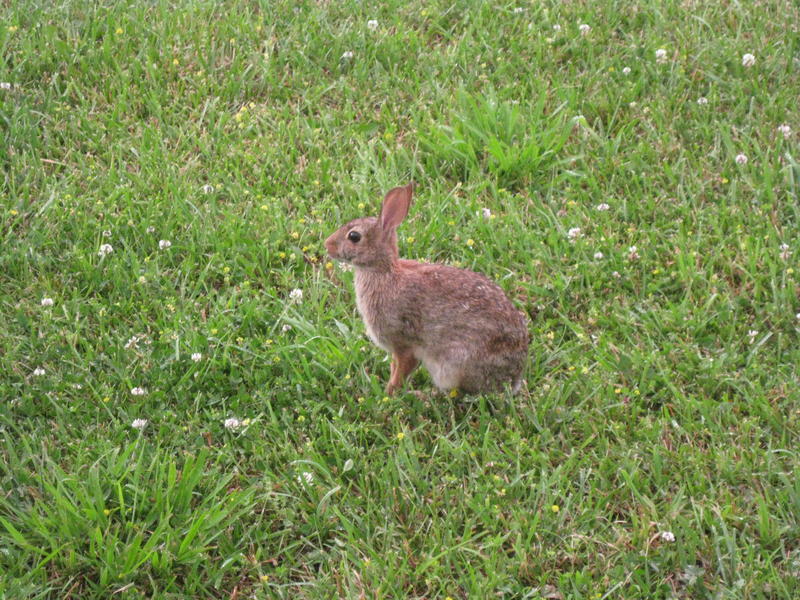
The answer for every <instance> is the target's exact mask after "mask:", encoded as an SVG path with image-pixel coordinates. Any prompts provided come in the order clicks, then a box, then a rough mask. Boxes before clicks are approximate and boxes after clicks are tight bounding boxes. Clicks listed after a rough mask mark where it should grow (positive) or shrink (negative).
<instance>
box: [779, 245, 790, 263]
mask: <svg viewBox="0 0 800 600" xmlns="http://www.w3.org/2000/svg"><path fill="white" fill-rule="evenodd" d="M791 254H792V251H791V250H789V244H781V260H789V256H790V255H791Z"/></svg>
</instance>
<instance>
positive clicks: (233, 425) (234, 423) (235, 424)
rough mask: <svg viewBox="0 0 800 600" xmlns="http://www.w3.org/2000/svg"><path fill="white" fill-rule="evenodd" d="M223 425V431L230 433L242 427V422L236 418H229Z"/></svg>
mask: <svg viewBox="0 0 800 600" xmlns="http://www.w3.org/2000/svg"><path fill="white" fill-rule="evenodd" d="M223 425H225V429H230V430H231V431H235V430H237V429H239V428H240V427H241V426H242V422H241V421H240V420H239V419H237V418H236V417H231V418H230V419H225V422H224V423H223Z"/></svg>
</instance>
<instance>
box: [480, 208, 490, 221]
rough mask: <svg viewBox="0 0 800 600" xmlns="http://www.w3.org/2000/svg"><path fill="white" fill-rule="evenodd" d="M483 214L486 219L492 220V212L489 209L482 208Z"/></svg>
mask: <svg viewBox="0 0 800 600" xmlns="http://www.w3.org/2000/svg"><path fill="white" fill-rule="evenodd" d="M481 214H482V215H483V218H484V219H491V218H492V211H491V210H489V209H488V208H482V209H481Z"/></svg>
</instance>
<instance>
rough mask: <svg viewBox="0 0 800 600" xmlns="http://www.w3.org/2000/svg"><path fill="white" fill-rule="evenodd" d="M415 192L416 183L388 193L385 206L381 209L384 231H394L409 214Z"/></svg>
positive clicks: (384, 201)
mask: <svg viewBox="0 0 800 600" xmlns="http://www.w3.org/2000/svg"><path fill="white" fill-rule="evenodd" d="M413 192H414V182H413V181H412V182H411V183H409V184H408V185H404V186H402V187H396V188H394V189H391V190H389V191H388V192H386V196H385V197H384V199H383V206H382V207H381V216H380V222H381V228H383V230H384V231H389V230H391V229H394V228H395V227H397V226H398V225H400V223H402V222H403V219H405V218H406V215H407V214H408V209H409V207H410V206H411V195H412V193H413Z"/></svg>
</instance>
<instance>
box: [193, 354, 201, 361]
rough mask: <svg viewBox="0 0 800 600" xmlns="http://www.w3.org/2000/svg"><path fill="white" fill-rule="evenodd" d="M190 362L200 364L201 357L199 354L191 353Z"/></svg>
mask: <svg viewBox="0 0 800 600" xmlns="http://www.w3.org/2000/svg"><path fill="white" fill-rule="evenodd" d="M192 360H193V361H194V362H200V361H201V360H203V355H202V354H201V353H200V352H193V353H192Z"/></svg>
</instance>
